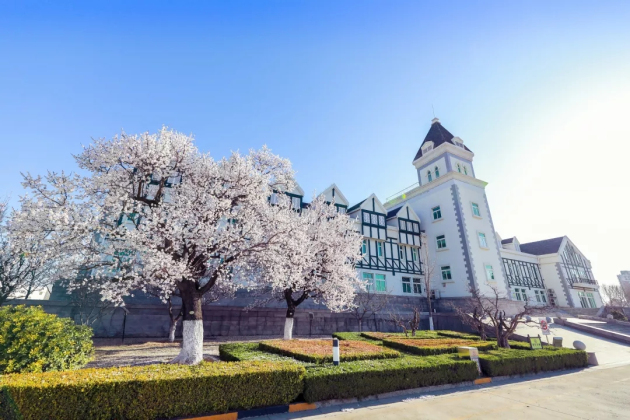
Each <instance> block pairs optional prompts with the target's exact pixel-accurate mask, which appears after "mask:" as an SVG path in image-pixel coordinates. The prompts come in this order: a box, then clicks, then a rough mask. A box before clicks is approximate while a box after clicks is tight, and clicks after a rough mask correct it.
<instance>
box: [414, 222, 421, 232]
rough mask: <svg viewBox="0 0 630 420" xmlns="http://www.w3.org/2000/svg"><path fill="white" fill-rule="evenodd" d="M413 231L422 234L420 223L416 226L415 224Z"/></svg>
mask: <svg viewBox="0 0 630 420" xmlns="http://www.w3.org/2000/svg"><path fill="white" fill-rule="evenodd" d="M413 231H414V232H415V233H418V232H420V228H419V227H418V223H414V224H413Z"/></svg>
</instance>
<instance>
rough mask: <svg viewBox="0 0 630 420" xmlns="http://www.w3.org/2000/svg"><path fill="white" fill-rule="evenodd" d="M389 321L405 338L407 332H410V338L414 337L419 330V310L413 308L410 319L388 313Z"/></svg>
mask: <svg viewBox="0 0 630 420" xmlns="http://www.w3.org/2000/svg"><path fill="white" fill-rule="evenodd" d="M389 317H390V319H391V320H392V322H394V324H396V326H397V327H400V328H401V329H402V331H403V332H404V333H405V337H409V330H411V336H412V337H415V336H416V331H418V330H419V329H420V309H419V308H418V307H415V308H413V312H412V315H411V318H409V317H408V316H405V315H401V314H399V313H390V314H389Z"/></svg>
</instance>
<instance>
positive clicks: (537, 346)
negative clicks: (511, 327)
mask: <svg viewBox="0 0 630 420" xmlns="http://www.w3.org/2000/svg"><path fill="white" fill-rule="evenodd" d="M527 340H528V341H529V347H530V348H531V349H532V350H542V348H543V346H542V341H541V340H540V335H539V336H538V337H530V336H529V334H528V335H527Z"/></svg>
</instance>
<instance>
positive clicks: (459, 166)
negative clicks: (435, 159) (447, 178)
mask: <svg viewBox="0 0 630 420" xmlns="http://www.w3.org/2000/svg"><path fill="white" fill-rule="evenodd" d="M457 172H459V173H460V174H461V173H462V165H460V164H459V163H458V164H457Z"/></svg>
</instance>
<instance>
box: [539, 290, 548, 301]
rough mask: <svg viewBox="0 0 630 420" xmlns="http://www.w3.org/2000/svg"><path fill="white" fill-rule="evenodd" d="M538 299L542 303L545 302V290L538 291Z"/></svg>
mask: <svg viewBox="0 0 630 420" xmlns="http://www.w3.org/2000/svg"><path fill="white" fill-rule="evenodd" d="M540 300H542V303H547V296H545V292H543V291H542V290H541V291H540Z"/></svg>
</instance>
